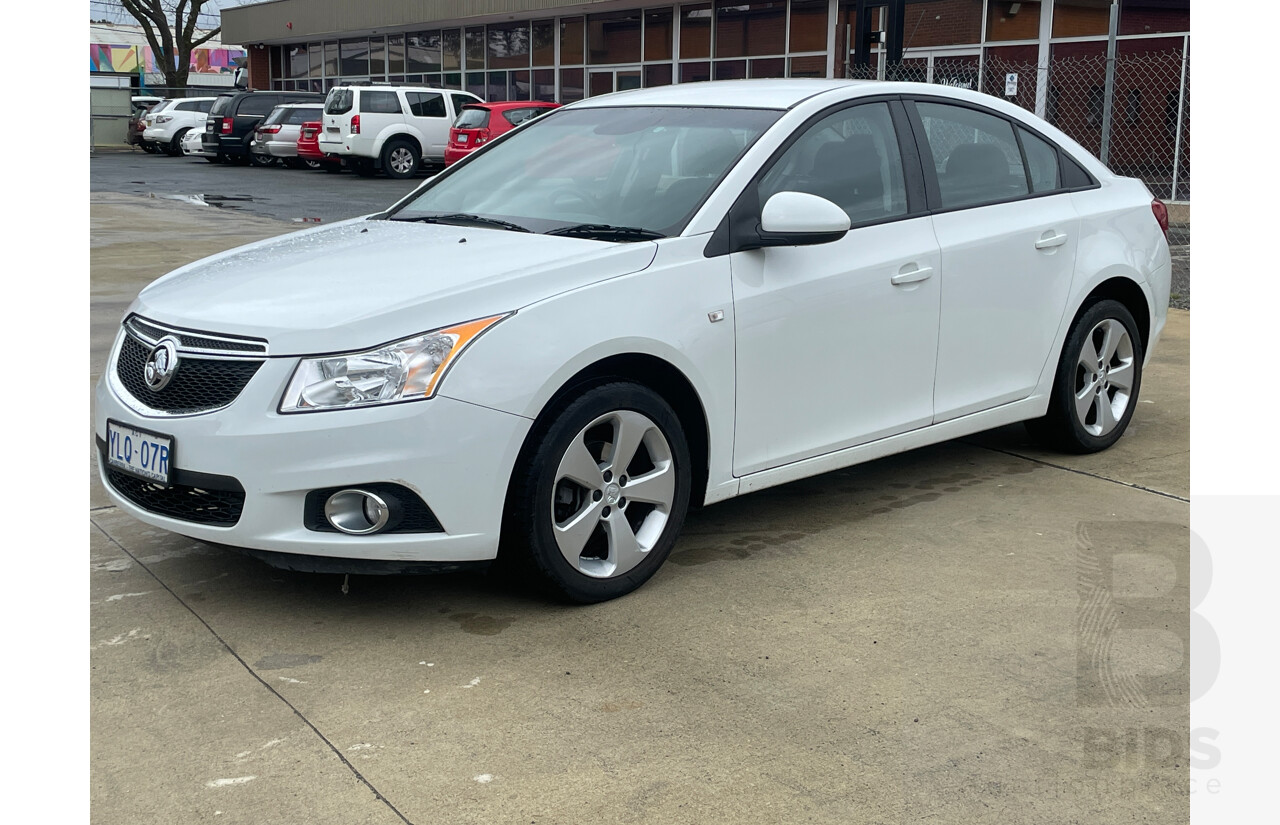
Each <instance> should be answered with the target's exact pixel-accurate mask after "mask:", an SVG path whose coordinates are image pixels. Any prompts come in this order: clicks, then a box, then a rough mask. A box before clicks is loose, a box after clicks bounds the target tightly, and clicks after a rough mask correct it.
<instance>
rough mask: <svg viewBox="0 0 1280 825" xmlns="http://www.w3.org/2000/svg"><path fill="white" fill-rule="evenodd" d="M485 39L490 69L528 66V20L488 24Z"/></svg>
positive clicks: (525, 67) (523, 67) (524, 67)
mask: <svg viewBox="0 0 1280 825" xmlns="http://www.w3.org/2000/svg"><path fill="white" fill-rule="evenodd" d="M485 39H486V40H487V42H488V53H489V68H490V69H527V68H528V67H529V24H528V22H521V23H505V24H502V25H497V26H489V27H488V30H487V33H486V38H485Z"/></svg>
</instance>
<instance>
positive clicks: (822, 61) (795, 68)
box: [787, 55, 827, 77]
mask: <svg viewBox="0 0 1280 825" xmlns="http://www.w3.org/2000/svg"><path fill="white" fill-rule="evenodd" d="M790 64H791V65H790V71H789V72H788V74H787V76H788V77H826V76H827V58H826V56H825V55H818V56H814V57H793V58H791V60H790Z"/></svg>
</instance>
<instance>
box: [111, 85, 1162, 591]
mask: <svg viewBox="0 0 1280 825" xmlns="http://www.w3.org/2000/svg"><path fill="white" fill-rule="evenodd" d="M1166 229H1167V215H1166V212H1165V208H1164V205H1163V204H1162V203H1160V202H1159V201H1157V200H1155V199H1153V198H1152V196H1151V193H1150V192H1149V191H1148V190H1147V188H1146V187H1145V186H1144V185H1143V184H1142V183H1141V182H1140V181H1138V180H1134V179H1129V178H1123V177H1117V176H1115V175H1113V174H1111V173H1110V172H1109V171H1108V170H1107V168H1106V167H1105V166H1103V165H1102V164H1101V163H1099V162H1098V161H1097V160H1096V159H1095V158H1093V157H1091V156H1090V155H1089V154H1088V153H1087V152H1086V151H1085V150H1084V149H1082V148H1081V147H1080V146H1079V145H1077V144H1076V143H1074V142H1073V141H1072V140H1071V139H1069V138H1068V137H1066V136H1065V135H1064V134H1063V133H1062V132H1060V131H1058V130H1057V129H1055V128H1054V127H1052V126H1050V125H1048V124H1047V123H1045V122H1044V121H1042V120H1039V119H1037V118H1036V117H1034V116H1033V115H1031V114H1028V113H1027V112H1026V111H1024V110H1022V109H1020V108H1018V107H1016V106H1014V105H1011V104H1009V103H1006V102H1004V101H1002V100H999V99H997V98H994V97H989V96H986V95H982V94H979V93H976V92H969V91H965V90H961V89H953V88H947V87H942V86H932V85H920V84H908V83H877V82H856V81H855V82H845V81H828V80H799V79H796V80H760V81H726V82H718V83H697V84H682V85H677V86H669V87H662V88H653V89H644V90H636V91H630V92H624V93H619V94H613V95H607V96H603V97H596V98H590V99H588V100H584V101H581V102H579V103H575V104H573V105H571V106H567V107H564V108H563V109H560V110H557V111H556V112H553V113H551V114H548V115H547V116H545V117H542V118H539V119H537V120H535V121H532V122H530V123H528V124H525V125H524V126H522V127H520V128H518V129H515V130H513V131H511V132H509V133H508V134H506V135H504V136H503V137H501V138H499V139H497V140H495V141H493V142H492V143H490V144H488V145H486V146H485V147H484V148H483V149H481V150H478V151H477V152H475V153H473V154H472V155H470V156H468V157H467V158H466V159H465V160H463V161H461V162H459V163H458V164H456V165H454V166H452V167H450V168H449V169H448V170H446V171H445V172H443V173H441V174H440V175H437V176H436V177H434V178H433V179H431V180H429V181H427V182H425V183H424V184H423V185H422V186H420V187H419V188H418V189H417V190H416V191H414V192H413V193H412V194H410V195H409V196H407V197H406V198H404V199H403V200H402V201H400V202H399V203H397V204H395V205H394V206H393V207H392V208H390V209H389V210H388V211H386V212H384V213H380V214H377V215H372V216H368V217H366V218H360V219H355V220H350V221H346V222H343V223H339V224H335V225H332V226H328V227H322V228H316V229H312V230H305V231H301V232H298V233H295V234H293V235H290V236H288V237H286V238H282V239H274V240H268V241H263V242H260V243H255V244H251V245H249V246H245V247H242V248H240V249H236V250H232V251H229V252H225V253H222V254H220V255H216V256H214V257H212V258H208V259H205V260H203V261H199V262H197V263H194V264H191V265H189V266H185V267H183V268H181V269H179V270H176V271H174V272H172V273H170V274H169V275H167V276H165V277H163V278H161V279H160V280H158V281H156V282H155V283H153V284H151V285H150V286H148V287H147V288H146V289H144V290H143V291H142V293H141V294H140V295H139V296H138V298H137V300H136V301H134V303H133V305H132V306H131V307H130V309H129V311H128V314H127V315H126V317H125V319H124V321H123V324H122V327H121V329H120V333H119V335H118V337H117V340H116V343H115V345H114V347H113V349H112V352H111V356H110V364H109V365H108V369H107V370H106V371H105V374H104V378H103V380H102V381H101V383H100V384H99V386H98V389H97V396H96V397H97V403H96V416H95V428H96V433H97V438H98V444H99V450H100V462H99V465H100V468H101V477H102V481H103V483H104V485H105V486H106V488H107V490H108V491H109V492H110V494H111V496H112V499H113V500H114V501H115V502H116V503H117V504H118V505H119V506H120V507H121V508H122V509H123V510H124V511H125V512H128V513H131V514H132V515H133V516H135V517H136V518H138V519H140V520H142V521H144V522H146V523H148V524H152V525H155V526H159V527H163V528H165V529H168V530H172V531H174V532H177V533H182V534H185V535H188V536H193V537H196V538H200V539H205V540H207V541H210V542H216V543H219V544H223V545H229V546H233V547H238V548H242V549H245V550H246V551H248V552H250V553H252V554H254V555H256V556H258V557H259V558H263V559H265V560H267V561H268V562H270V563H272V564H275V565H279V566H284V567H290V568H295V569H304V570H305V569H312V570H348V571H365V572H377V571H383V572H385V571H395V570H417V569H428V568H431V567H442V568H446V569H451V568H456V567H460V566H463V565H466V564H468V563H484V562H488V561H490V560H493V559H495V558H500V559H501V560H503V561H505V562H509V563H510V564H512V565H515V566H517V567H520V568H522V569H525V570H527V571H529V572H530V573H532V574H534V578H535V579H536V580H537V581H540V582H542V583H543V584H545V585H546V586H547V588H548V589H549V590H550V592H552V593H554V594H556V595H558V596H560V597H562V598H566V599H568V600H571V601H577V602H593V601H600V600H604V599H609V598H613V597H617V596H620V595H623V594H625V593H627V592H629V591H631V590H633V589H635V588H636V587H639V586H640V585H641V584H642V583H643V582H644V581H645V580H647V579H648V578H649V577H650V576H652V575H653V574H654V572H655V571H656V570H657V569H658V567H659V566H660V565H661V564H662V563H663V561H664V560H665V559H666V557H667V556H668V554H669V553H670V552H671V549H672V546H673V544H674V543H675V541H676V538H677V534H678V532H679V530H680V527H681V524H682V522H683V521H684V518H685V514H686V511H687V509H688V508H689V507H690V506H696V505H706V504H712V503H714V502H718V501H723V500H725V499H728V498H732V497H734V496H737V495H740V494H743V493H748V492H751V491H754V490H759V489H762V488H765V487H770V486H773V485H776V484H783V483H786V482H789V481H793V480H795V479H800V478H804V477H806V476H812V475H815V474H818V473H824V472H828V471H830V470H834V469H837V468H840V467H846V466H849V465H851V464H857V463H859V462H863V461H868V460H870V459H875V458H879V457H881V456H885V455H889V454H891V453H896V452H900V451H903V450H908V449H912V448H914V447H919V446H922V445H926V444H931V443H934V442H938V441H943V440H947V439H953V438H957V437H959V436H964V435H968V434H970V433H974V432H977V431H980V430H986V429H989V428H992V427H998V426H1002V425H1005V424H1009V423H1012V422H1016V421H1027V422H1028V424H1029V426H1030V428H1031V430H1032V432H1033V433H1035V434H1036V435H1038V436H1040V437H1041V438H1042V439H1043V440H1044V441H1045V442H1047V443H1050V444H1052V445H1055V446H1058V447H1060V448H1062V449H1065V450H1070V451H1075V452H1082V453H1087V452H1092V451H1096V450H1101V449H1104V448H1106V447H1108V446H1110V445H1111V444H1113V443H1114V442H1115V441H1116V440H1117V439H1118V438H1120V436H1121V434H1122V433H1123V432H1124V430H1125V428H1126V426H1127V425H1128V424H1129V421H1130V419H1131V418H1132V416H1133V415H1134V411H1135V409H1136V407H1137V398H1138V392H1139V389H1140V386H1141V378H1142V369H1143V365H1144V363H1145V362H1146V360H1147V359H1148V358H1149V357H1150V354H1151V352H1152V350H1153V349H1154V347H1155V345H1156V342H1157V340H1158V339H1159V337H1160V333H1161V330H1162V329H1163V327H1164V323H1165V313H1166V308H1167V305H1168V301H1169V280H1170V259H1169V249H1168V245H1167V243H1166V240H1165V230H1166Z"/></svg>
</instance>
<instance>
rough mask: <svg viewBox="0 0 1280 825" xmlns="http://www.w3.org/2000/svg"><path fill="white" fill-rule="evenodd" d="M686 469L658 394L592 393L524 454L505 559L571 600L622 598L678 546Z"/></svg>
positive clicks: (677, 431) (684, 449) (610, 387)
mask: <svg viewBox="0 0 1280 825" xmlns="http://www.w3.org/2000/svg"><path fill="white" fill-rule="evenodd" d="M689 465H690V459H689V447H688V443H687V441H686V440H685V435H684V430H683V428H682V427H681V425H680V420H679V418H678V417H677V416H676V414H675V412H674V411H673V410H672V409H671V407H670V406H669V405H668V404H667V403H666V402H665V401H664V400H663V399H662V397H661V396H659V395H658V394H657V393H655V392H653V391H652V390H650V389H649V388H647V387H644V386H641V385H639V384H633V383H630V382H614V383H610V384H605V385H602V386H599V387H595V388H593V389H590V390H588V391H586V392H585V393H583V394H582V395H580V396H578V398H576V399H575V400H573V401H572V402H570V403H569V404H568V405H567V406H565V407H564V408H563V409H562V410H561V411H560V412H559V413H558V414H556V415H555V417H554V419H553V420H552V421H551V422H550V424H549V425H548V426H547V427H546V428H545V429H544V430H543V431H542V433H541V437H540V438H539V440H538V441H536V442H533V443H532V444H531V445H530V446H529V447H526V449H525V451H524V453H523V454H522V461H521V464H520V466H519V467H518V468H517V470H516V475H515V477H514V478H513V482H512V487H511V490H510V493H509V498H508V502H507V508H506V523H505V524H504V530H503V534H504V535H503V553H504V556H506V557H507V558H509V559H512V560H513V561H514V562H515V563H522V562H523V563H524V566H527V567H531V568H532V572H534V573H535V574H536V575H537V576H538V577H539V578H540V579H541V580H542V582H543V583H544V584H545V585H546V586H547V587H548V589H550V590H551V591H552V592H553V593H555V594H557V595H559V596H561V597H563V598H565V599H567V600H568V601H572V602H578V603H581V604H590V603H593V602H601V601H606V600H608V599H614V598H617V597H619V596H623V595H626V594H627V593H630V592H631V591H633V590H635V589H636V588H638V587H640V585H642V584H644V583H645V582H646V581H647V580H648V579H649V577H650V576H652V575H653V574H654V573H655V572H657V570H658V568H659V567H661V566H662V563H663V562H664V561H665V560H666V558H667V556H668V555H669V554H670V553H671V548H672V547H673V546H674V545H675V541H676V536H677V534H678V533H679V532H680V527H681V526H682V525H683V523H684V518H685V514H686V512H687V511H688V507H689V494H690V488H691V486H692V482H691V474H690V466H689ZM513 556H514V558H512V557H513Z"/></svg>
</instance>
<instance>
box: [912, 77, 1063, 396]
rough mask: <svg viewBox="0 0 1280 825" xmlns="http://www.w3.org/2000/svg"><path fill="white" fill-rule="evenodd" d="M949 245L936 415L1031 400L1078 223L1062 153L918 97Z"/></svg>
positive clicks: (1005, 124) (992, 118) (938, 217)
mask: <svg viewBox="0 0 1280 825" xmlns="http://www.w3.org/2000/svg"><path fill="white" fill-rule="evenodd" d="M908 109H909V110H912V111H913V118H914V121H913V122H914V123H915V125H916V129H915V131H916V134H917V138H918V141H919V145H920V156H921V159H922V161H923V165H924V169H925V176H926V184H927V186H928V189H929V198H930V204H929V205H930V208H931V209H932V210H933V212H934V214H933V227H934V231H935V232H936V233H937V236H938V243H939V245H940V247H941V250H942V272H941V281H942V312H941V317H940V323H939V331H938V376H937V383H936V386H935V389H934V404H935V408H936V421H946V420H948V419H951V418H958V417H960V416H962V415H968V414H970V413H974V412H978V411H980V410H985V409H991V408H993V407H997V406H1000V405H1002V404H1007V403H1010V402H1013V401H1018V400H1020V399H1023V398H1026V397H1027V396H1028V395H1030V394H1031V392H1032V390H1034V389H1035V387H1036V384H1037V383H1038V382H1039V379H1040V373H1041V371H1042V370H1043V369H1044V366H1045V364H1046V362H1047V361H1048V359H1049V358H1050V357H1051V356H1052V353H1051V352H1050V350H1051V349H1052V346H1053V342H1054V338H1055V336H1056V334H1057V331H1058V327H1059V325H1060V323H1061V321H1062V315H1063V313H1064V312H1065V311H1066V304H1067V297H1068V294H1069V292H1070V288H1071V278H1072V275H1073V272H1074V269H1075V253H1076V245H1077V243H1078V241H1079V228H1080V219H1079V217H1078V215H1077V214H1076V210H1075V207H1074V205H1073V204H1072V201H1071V196H1070V195H1069V194H1068V193H1067V192H1065V191H1063V190H1062V188H1061V186H1060V185H1059V166H1058V160H1057V150H1056V149H1055V148H1054V147H1053V146H1052V145H1050V144H1049V143H1048V142H1047V141H1045V140H1043V139H1041V138H1039V137H1037V136H1035V135H1033V134H1032V133H1031V132H1030V131H1029V130H1027V129H1025V128H1023V127H1021V126H1020V125H1017V124H1016V123H1014V122H1013V121H1012V120H1010V119H1007V118H1005V117H1003V116H1002V115H999V114H997V113H995V112H991V111H990V110H987V109H984V108H982V107H979V106H976V105H972V104H959V103H957V102H955V101H943V100H940V99H932V100H930V99H925V98H923V97H922V98H920V99H917V100H916V101H915V102H914V104H911V103H909V104H908Z"/></svg>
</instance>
